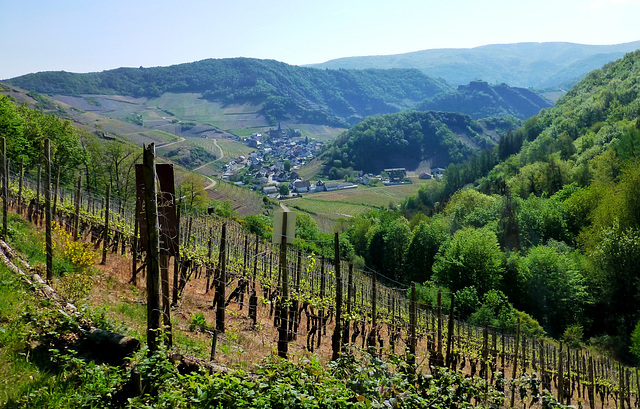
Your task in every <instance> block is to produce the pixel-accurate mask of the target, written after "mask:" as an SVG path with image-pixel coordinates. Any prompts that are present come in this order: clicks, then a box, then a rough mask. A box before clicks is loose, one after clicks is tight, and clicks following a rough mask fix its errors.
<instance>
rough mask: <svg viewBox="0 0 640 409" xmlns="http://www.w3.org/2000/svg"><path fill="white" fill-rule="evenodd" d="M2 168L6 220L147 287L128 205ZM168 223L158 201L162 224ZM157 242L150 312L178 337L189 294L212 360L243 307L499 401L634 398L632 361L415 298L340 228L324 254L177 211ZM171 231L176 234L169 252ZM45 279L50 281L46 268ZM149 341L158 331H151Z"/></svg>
mask: <svg viewBox="0 0 640 409" xmlns="http://www.w3.org/2000/svg"><path fill="white" fill-rule="evenodd" d="M6 169H7V170H9V167H7V168H6ZM5 180H6V182H5V183H4V186H6V187H7V189H6V190H5V194H4V198H5V200H4V201H3V203H4V211H5V213H4V220H5V226H6V212H14V213H17V214H18V215H20V216H21V217H22V218H23V219H24V220H28V221H29V222H30V223H32V224H34V225H36V226H40V227H44V228H46V229H47V230H48V231H50V229H51V226H50V225H49V224H53V223H56V224H57V225H58V226H62V229H63V230H64V231H66V232H68V234H69V236H70V237H73V239H75V240H77V241H80V242H88V243H93V245H94V246H95V248H96V249H100V251H101V259H102V262H103V263H104V262H105V261H106V259H107V258H111V257H122V256H125V257H127V258H126V259H127V260H128V262H129V263H130V266H127V267H128V272H127V273H126V275H127V277H128V281H129V282H130V283H132V284H134V285H136V287H137V288H139V289H141V290H143V289H146V288H147V283H145V280H144V279H143V277H144V278H148V277H149V276H150V275H151V273H150V272H148V273H146V271H147V270H146V269H147V268H149V267H150V265H151V264H150V263H151V261H152V257H151V254H150V253H151V251H150V250H149V251H147V249H145V248H144V247H143V246H141V240H140V236H141V233H140V232H141V229H142V226H140V224H139V223H138V221H139V219H140V218H139V217H137V215H138V213H139V210H136V207H135V206H133V205H132V204H130V203H121V202H118V201H113V200H111V199H110V198H109V196H108V193H107V197H105V198H98V197H92V196H88V195H86V194H84V193H83V192H82V191H81V190H80V189H79V188H78V189H76V190H75V191H69V190H65V189H59V188H53V187H52V185H51V184H50V183H46V182H42V181H41V180H40V178H38V180H35V181H34V180H28V179H26V178H24V177H23V169H13V170H11V171H9V172H7V176H6V179H5ZM79 185H80V184H78V186H79ZM107 192H108V190H107ZM172 200H173V199H172ZM46 209H50V212H51V213H50V216H47V214H46V213H47V212H46V211H45V210H46ZM168 223H170V220H169V219H168V218H166V215H164V216H163V214H162V213H161V214H160V215H159V224H160V225H166V224H168ZM270 233H271V232H270ZM4 237H5V240H6V237H7V233H6V231H5V233H4ZM160 242H161V243H163V246H164V247H163V248H160V256H159V257H160V270H161V271H160V274H161V277H162V279H161V283H160V285H161V287H162V297H161V299H162V306H160V305H158V306H157V307H156V308H155V310H156V313H157V314H158V316H157V317H156V319H157V320H161V321H162V322H163V325H162V328H163V330H164V331H165V333H166V334H168V339H169V340H171V335H172V332H173V334H174V337H173V343H174V344H177V343H178V342H179V340H180V339H183V338H182V337H178V336H175V335H177V333H178V332H179V331H181V329H180V328H172V325H175V324H173V323H175V322H176V321H175V319H174V318H175V317H174V318H172V317H171V314H172V313H173V312H175V311H176V309H178V308H179V307H180V306H181V305H185V304H190V305H192V306H195V307H194V308H198V309H199V310H198V313H197V314H194V317H193V319H192V323H193V326H194V327H198V328H199V329H200V330H201V334H204V335H206V336H208V337H210V341H209V345H210V346H211V350H210V352H209V354H208V355H209V356H208V358H211V359H212V360H213V359H216V353H218V352H217V351H218V349H220V345H218V349H216V343H217V340H218V338H219V337H224V334H225V328H226V327H227V326H228V323H229V322H230V321H231V320H238V319H241V320H242V322H245V323H248V325H247V329H246V330H243V336H258V333H259V335H260V337H261V338H262V340H263V343H265V349H266V350H274V349H277V351H278V355H280V356H282V357H289V358H293V357H295V356H297V354H301V353H303V352H304V351H308V352H310V353H316V354H319V355H320V356H322V357H323V358H324V359H329V358H331V359H332V360H335V359H337V358H339V357H341V356H349V354H351V353H352V351H353V350H354V349H362V350H365V351H368V353H369V354H371V355H372V356H375V357H383V358H384V357H388V356H395V355H396V354H400V355H403V356H405V358H406V362H407V363H408V365H409V366H410V367H412V368H416V369H418V370H419V371H423V372H431V373H433V374H437V373H438V371H439V370H438V369H436V367H446V368H448V369H449V370H451V371H455V372H459V373H461V374H464V375H466V376H470V377H478V378H480V379H483V380H484V381H485V382H486V384H487V385H491V386H492V387H493V388H495V389H496V390H498V391H501V392H504V394H505V400H504V402H503V405H505V406H511V407H513V406H517V407H528V406H529V407H531V406H536V405H538V406H540V405H543V406H544V405H545V402H547V400H545V399H546V398H545V399H543V397H544V391H545V390H546V391H548V392H550V393H552V394H553V395H554V396H555V397H556V399H557V401H558V402H560V403H563V404H567V405H575V406H577V407H587V405H588V406H589V407H590V408H592V409H593V408H596V407H601V408H605V407H609V408H613V407H620V408H625V407H626V408H631V407H639V405H640V377H639V376H638V370H637V368H628V367H624V366H622V365H621V364H620V363H618V362H615V361H614V360H612V359H609V358H608V357H606V356H601V355H598V354H596V353H594V352H593V351H589V350H585V349H572V348H569V347H567V346H566V345H563V344H562V343H557V342H555V341H553V340H549V339H544V338H539V337H537V336H535V335H532V334H527V333H526V331H524V330H521V327H520V323H518V327H517V330H516V331H515V333H513V332H508V331H507V330H505V329H503V328H495V327H488V326H485V327H484V328H481V327H474V326H470V325H469V324H467V323H465V322H461V321H459V320H457V319H456V318H455V314H454V313H453V311H454V306H455V294H446V295H447V298H448V299H450V300H451V301H450V302H449V303H448V304H449V305H448V306H447V305H445V303H443V302H442V299H443V294H441V293H440V292H438V293H437V294H436V296H435V303H434V304H424V303H419V302H418V301H417V296H416V288H415V286H412V287H406V286H403V285H401V284H400V283H395V282H393V281H391V280H388V279H387V278H386V277H383V276H381V275H380V274H378V273H377V272H375V271H368V270H365V271H363V270H358V269H356V268H354V266H353V265H352V264H349V263H348V262H345V261H343V260H341V259H340V243H339V237H338V235H336V236H335V237H334V240H332V241H330V242H329V241H328V242H324V243H317V244H318V245H319V246H321V247H324V248H334V249H335V252H334V254H335V256H334V258H333V259H326V258H324V257H318V256H316V255H314V254H304V253H302V252H301V251H300V250H298V249H295V248H294V247H292V246H290V245H288V244H286V239H284V240H283V241H281V242H280V244H273V243H271V242H267V241H265V240H263V239H262V238H261V237H260V236H258V235H254V234H249V233H248V232H247V230H246V229H245V228H244V227H243V224H242V221H241V220H223V219H219V218H216V217H195V216H184V215H183V216H181V217H179V218H178V221H177V226H176V230H175V233H174V234H173V236H172V237H168V238H166V237H165V238H164V239H160ZM169 242H175V243H177V244H178V248H179V251H177V252H176V254H175V255H172V256H171V251H170V246H169V245H168V244H167V243H169ZM6 252H8V250H6ZM121 274H124V273H122V272H121ZM47 281H48V282H51V281H52V277H51V276H50V273H49V271H47ZM447 307H448V308H447ZM148 308H150V310H151V307H148ZM196 318H197V319H196ZM148 319H151V318H148ZM207 323H215V325H213V324H212V325H208V324H207ZM178 327H179V326H178ZM204 335H203V336H204ZM147 341H148V342H149V343H151V342H154V340H152V339H149V336H147ZM165 342H169V343H171V342H172V341H167V340H166V339H165ZM545 407H549V406H548V404H547V406H545Z"/></svg>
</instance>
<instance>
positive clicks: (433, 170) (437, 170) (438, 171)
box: [431, 168, 444, 176]
mask: <svg viewBox="0 0 640 409" xmlns="http://www.w3.org/2000/svg"><path fill="white" fill-rule="evenodd" d="M443 173H444V168H431V174H432V175H434V176H437V175H442V174H443Z"/></svg>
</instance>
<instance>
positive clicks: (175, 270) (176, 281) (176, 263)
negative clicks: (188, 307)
mask: <svg viewBox="0 0 640 409" xmlns="http://www.w3.org/2000/svg"><path fill="white" fill-rule="evenodd" d="M181 208H182V201H181V199H178V201H177V203H176V234H178V236H180V209H181ZM176 240H177V241H178V243H180V237H177V238H176ZM179 272H180V251H177V252H176V254H175V255H174V256H173V292H172V295H171V303H172V304H173V305H178V287H179V286H180V283H179V278H178V276H179Z"/></svg>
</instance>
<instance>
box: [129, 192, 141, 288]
mask: <svg viewBox="0 0 640 409" xmlns="http://www.w3.org/2000/svg"><path fill="white" fill-rule="evenodd" d="M140 210H141V209H140V201H139V200H136V215H135V217H134V218H133V239H131V283H133V285H135V286H137V285H138V284H137V276H138V234H139V230H140V221H139V220H138V217H139V215H140Z"/></svg>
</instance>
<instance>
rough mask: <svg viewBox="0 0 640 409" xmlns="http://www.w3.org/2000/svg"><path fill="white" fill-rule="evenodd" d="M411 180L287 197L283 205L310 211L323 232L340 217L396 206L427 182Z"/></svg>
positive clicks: (329, 229) (416, 179)
mask: <svg viewBox="0 0 640 409" xmlns="http://www.w3.org/2000/svg"><path fill="white" fill-rule="evenodd" d="M412 180H413V182H414V183H413V184H411V185H395V186H376V187H369V188H367V187H362V186H358V188H357V189H346V190H338V191H333V192H321V193H311V194H306V195H304V196H303V197H301V198H295V199H290V200H287V202H286V205H287V206H288V207H292V208H295V209H298V210H301V211H304V212H307V213H310V214H311V215H313V217H314V219H315V220H316V221H317V222H318V226H319V227H320V228H321V229H322V230H323V231H331V227H332V225H333V222H335V221H336V220H337V219H339V218H343V217H354V216H357V215H359V214H362V213H365V212H367V211H368V210H369V209H370V208H371V207H378V208H380V207H386V206H396V205H398V204H399V203H400V202H402V201H403V200H404V199H406V198H407V197H409V196H411V195H414V194H416V193H417V192H418V189H419V188H420V186H422V185H423V184H424V183H428V182H427V181H425V180H421V179H418V178H414V179H412Z"/></svg>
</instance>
